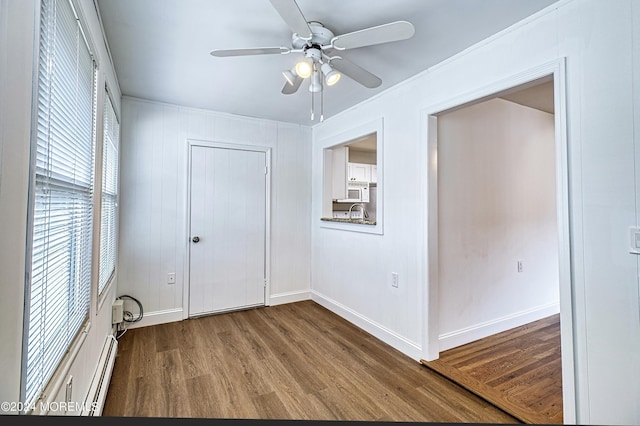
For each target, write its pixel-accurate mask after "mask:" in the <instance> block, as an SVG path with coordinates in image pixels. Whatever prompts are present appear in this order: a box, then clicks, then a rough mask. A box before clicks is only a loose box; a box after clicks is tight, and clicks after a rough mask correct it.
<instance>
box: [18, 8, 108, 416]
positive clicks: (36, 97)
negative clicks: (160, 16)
mask: <svg viewBox="0 0 640 426" xmlns="http://www.w3.org/2000/svg"><path fill="white" fill-rule="evenodd" d="M45 1H49V0H39V1H37V2H36V11H37V15H36V26H35V27H36V28H35V40H37V45H36V46H35V48H34V61H33V64H34V67H33V79H32V81H33V91H32V120H31V122H32V127H31V140H30V142H29V143H30V150H31V154H30V168H29V193H28V214H27V228H26V230H27V233H26V240H27V248H26V256H25V260H26V261H25V289H24V291H25V299H24V305H25V309H24V316H23V339H22V340H23V342H22V365H21V383H20V396H21V401H22V402H23V403H22V407H21V410H20V411H21V412H22V413H23V414H30V413H32V412H39V411H41V407H39V406H38V405H37V402H38V401H42V400H43V399H50V398H53V397H55V396H56V394H57V393H58V390H59V388H60V387H61V385H62V381H63V379H64V376H65V375H66V374H67V372H68V370H69V369H70V367H71V364H72V362H73V361H74V359H75V357H76V355H77V354H78V352H79V350H80V348H81V347H82V345H83V343H84V341H85V339H86V336H87V334H88V332H89V330H90V329H91V320H90V318H91V310H92V299H93V289H92V283H93V268H94V262H93V251H94V247H93V246H94V241H95V232H94V231H93V228H94V220H95V219H94V211H95V202H94V199H95V188H96V180H95V179H96V167H97V164H96V143H97V121H96V120H97V114H98V108H97V87H98V77H99V68H100V67H99V61H98V58H97V57H96V54H95V48H94V45H93V43H92V42H91V39H90V38H88V37H87V31H86V28H89V27H88V26H87V24H86V21H85V20H84V17H83V16H82V13H81V7H79V4H78V1H77V0H50V3H49V4H48V7H50V8H53V7H56V6H57V4H58V2H65V3H67V4H68V5H69V7H70V8H71V12H72V14H73V19H75V26H74V28H75V29H76V31H78V33H77V34H76V40H75V43H76V46H80V45H84V46H85V47H86V49H87V53H88V55H89V58H90V61H91V66H92V69H91V154H90V156H91V165H90V176H91V183H90V186H89V188H90V189H89V194H90V196H89V202H88V205H89V209H88V212H89V214H88V215H87V217H88V218H89V219H88V220H89V222H88V223H85V230H86V231H87V233H88V236H87V237H86V238H87V239H88V242H87V244H86V246H87V249H86V250H87V251H86V253H85V255H86V262H87V264H88V274H87V275H88V282H86V283H85V282H81V283H80V284H79V286H80V287H82V288H83V289H84V290H83V291H85V292H86V295H87V300H86V302H83V303H85V306H83V311H84V313H83V317H84V318H83V319H82V320H80V321H79V322H78V325H77V329H76V330H74V331H73V336H72V337H71V338H69V339H68V341H67V344H66V348H65V349H64V350H63V351H62V352H61V355H60V356H59V358H58V359H57V360H56V359H54V361H53V362H52V363H53V364H55V367H53V368H52V369H51V371H50V372H49V371H48V372H47V374H45V375H44V376H43V377H45V378H44V379H42V380H39V381H38V385H37V390H36V391H35V393H34V395H33V398H32V399H33V400H32V401H27V391H28V389H27V386H28V383H27V373H28V367H29V366H28V351H29V334H30V319H31V303H32V294H31V293H32V282H33V276H32V275H33V260H34V254H33V252H34V242H35V241H36V240H35V238H34V237H35V233H34V229H35V222H36V212H35V207H36V199H37V188H38V185H37V176H38V172H37V159H38V155H37V151H38V144H39V137H38V131H39V130H40V127H39V122H38V118H39V112H40V105H39V102H40V96H41V91H40V89H41V85H40V76H41V74H40V70H41V66H42V42H41V40H42V33H43V30H45V27H44V26H43V23H44V22H43V7H45V6H44V3H45ZM50 13H53V12H50ZM76 49H77V48H76ZM83 55H84V53H83ZM76 57H77V56H76ZM51 75H52V74H49V75H48V78H49V81H51ZM85 77H86V76H85ZM84 89H85V90H86V87H85V88H84ZM64 117H68V115H65V116H64ZM47 171H49V169H47ZM72 229H75V226H74V227H73V228H72ZM45 270H46V269H45ZM66 285H67V286H68V285H69V283H67V284H66ZM76 285H77V284H76ZM85 287H86V288H85ZM78 318H79V317H78Z"/></svg>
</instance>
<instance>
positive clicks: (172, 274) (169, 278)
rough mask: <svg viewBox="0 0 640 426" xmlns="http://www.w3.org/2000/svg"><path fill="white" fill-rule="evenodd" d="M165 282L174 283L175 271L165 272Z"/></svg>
mask: <svg viewBox="0 0 640 426" xmlns="http://www.w3.org/2000/svg"><path fill="white" fill-rule="evenodd" d="M167 283H169V284H175V283H176V273H175V272H170V273H168V274H167Z"/></svg>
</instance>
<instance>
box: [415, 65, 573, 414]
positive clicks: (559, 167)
mask: <svg viewBox="0 0 640 426" xmlns="http://www.w3.org/2000/svg"><path fill="white" fill-rule="evenodd" d="M544 78H549V79H550V80H551V79H553V82H554V106H555V154H556V160H555V161H556V168H555V170H556V209H557V222H558V261H559V286H560V288H559V291H560V324H561V330H560V332H561V352H562V394H563V395H562V399H563V414H564V423H567V424H573V423H575V422H576V382H575V377H576V371H575V368H576V363H575V352H574V328H573V311H574V307H573V297H572V295H573V290H572V288H573V277H572V272H571V271H572V269H571V245H570V240H571V233H570V221H569V213H570V212H569V183H568V182H569V165H568V161H569V159H568V154H567V146H568V139H567V122H566V121H567V119H566V116H567V107H566V81H565V79H566V71H565V59H564V58H561V59H559V60H555V61H552V62H549V63H547V64H543V65H541V66H539V67H536V68H533V69H530V70H528V71H525V72H523V73H520V74H517V75H514V76H512V77H510V78H507V79H504V80H501V81H498V82H495V83H493V84H491V85H489V86H486V87H483V88H480V89H478V90H477V91H474V92H471V93H467V94H465V95H463V96H460V97H457V98H455V99H452V100H450V101H448V102H446V103H442V104H438V105H433V106H430V107H427V108H424V109H423V110H422V111H421V121H422V130H423V132H424V133H423V135H426V140H427V144H426V151H427V152H426V154H425V155H424V156H423V158H425V157H426V161H427V185H426V194H424V200H426V213H427V219H426V221H427V227H426V235H424V238H425V240H424V241H425V247H426V250H427V259H426V263H427V271H428V272H427V275H426V278H427V284H426V294H425V296H426V297H425V298H424V299H423V300H424V305H423V306H424V310H423V312H424V313H425V314H424V315H423V327H422V329H423V359H424V360H426V361H432V360H435V359H438V356H439V352H440V348H439V329H440V327H439V325H440V324H439V309H440V308H439V298H438V296H439V290H438V287H439V273H438V169H437V155H438V131H437V129H438V127H437V124H438V115H441V114H443V113H445V112H450V111H453V110H456V109H460V108H463V107H466V106H469V105H472V104H475V103H480V102H483V101H485V100H488V99H491V98H494V97H495V96H496V95H497V94H500V93H504V92H506V91H508V90H510V89H512V88H522V87H526V86H527V85H535V84H536V82H539V81H540V80H541V79H544ZM424 139H425V138H423V140H424Z"/></svg>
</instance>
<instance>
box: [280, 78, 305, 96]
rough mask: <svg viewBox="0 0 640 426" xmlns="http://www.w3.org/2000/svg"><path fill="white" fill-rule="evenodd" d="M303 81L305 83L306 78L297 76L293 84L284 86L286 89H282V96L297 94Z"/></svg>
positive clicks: (287, 83)
mask: <svg viewBox="0 0 640 426" xmlns="http://www.w3.org/2000/svg"><path fill="white" fill-rule="evenodd" d="M303 81H304V78H302V77H300V76H296V79H295V80H294V81H293V84H289V82H286V83H285V84H284V87H283V88H282V94H283V95H292V94H294V93H296V92H297V91H298V88H299V87H300V85H301V84H302V82H303Z"/></svg>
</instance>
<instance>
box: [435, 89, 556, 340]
mask: <svg viewBox="0 0 640 426" xmlns="http://www.w3.org/2000/svg"><path fill="white" fill-rule="evenodd" d="M554 131H555V126H554V116H553V115H552V114H548V113H546V112H542V111H539V110H535V109H532V108H528V107H525V106H521V105H518V104H515V103H513V102H509V101H505V100H503V99H493V100H489V101H486V102H483V103H480V104H475V105H473V106H469V107H466V108H463V109H459V110H456V111H454V112H450V113H447V114H444V115H441V116H439V117H438V225H439V229H438V244H439V247H438V260H439V266H438V271H439V292H438V294H439V296H440V301H439V304H440V305H439V308H440V309H439V315H440V320H439V333H440V351H443V350H447V349H450V348H452V347H455V346H459V345H463V344H465V343H469V342H471V341H473V340H476V339H480V338H482V337H486V336H488V335H491V334H494V333H497V332H500V331H504V330H508V329H509V328H513V327H516V326H519V325H522V324H526V323H527V322H530V321H534V320H536V319H540V318H544V317H545V316H548V315H550V314H553V313H557V312H558V311H559V291H558V290H559V287H558V285H559V280H558V235H557V226H556V202H555V201H556V186H555V164H556V163H555V161H556V160H555V137H554ZM518 260H522V262H523V270H522V272H518V268H517V262H518Z"/></svg>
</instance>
